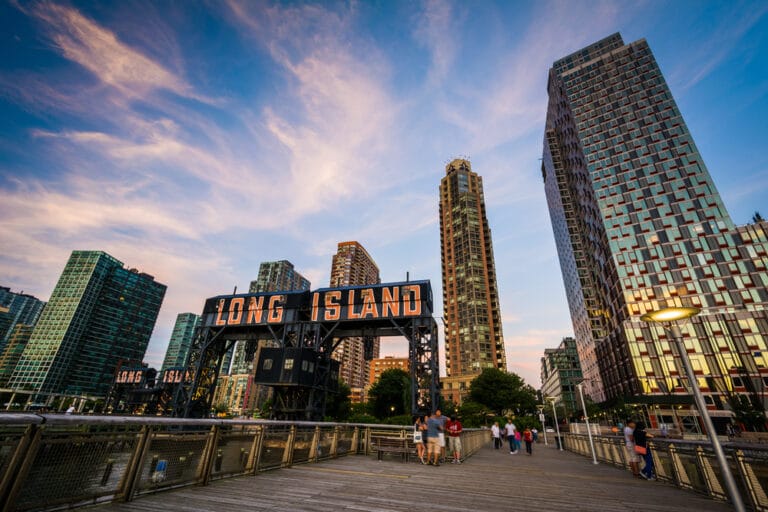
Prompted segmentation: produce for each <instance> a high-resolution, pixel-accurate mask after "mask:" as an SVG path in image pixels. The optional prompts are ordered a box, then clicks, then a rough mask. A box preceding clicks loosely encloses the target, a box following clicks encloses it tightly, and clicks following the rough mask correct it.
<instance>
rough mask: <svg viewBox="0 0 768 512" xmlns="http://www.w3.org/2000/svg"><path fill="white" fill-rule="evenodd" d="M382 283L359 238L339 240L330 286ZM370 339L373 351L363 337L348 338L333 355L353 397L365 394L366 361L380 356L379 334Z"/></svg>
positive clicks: (371, 259) (366, 378)
mask: <svg viewBox="0 0 768 512" xmlns="http://www.w3.org/2000/svg"><path fill="white" fill-rule="evenodd" d="M379 283H381V278H380V277H379V267H377V266H376V262H374V261H373V258H371V255H370V254H368V251H366V250H365V248H364V247H363V246H362V245H360V244H359V243H358V242H354V241H353V242H339V245H338V248H337V251H336V254H334V255H333V261H332V263H331V286H334V287H336V286H357V285H365V284H379ZM369 343H372V345H371V348H372V350H371V353H370V354H366V353H365V342H364V340H363V339H362V338H359V337H352V338H345V339H343V340H342V341H341V343H340V344H339V346H338V347H337V348H336V350H335V351H334V352H333V354H332V356H331V357H333V358H334V359H336V360H337V361H339V363H341V365H340V368H339V376H340V378H341V379H342V380H343V381H344V382H346V383H347V385H348V386H349V387H350V388H352V396H353V397H358V396H362V395H363V393H362V390H363V389H364V388H365V385H366V383H367V382H368V364H367V362H366V361H368V360H370V359H375V358H377V357H379V338H378V337H376V338H373V340H370V342H369ZM366 356H367V357H366Z"/></svg>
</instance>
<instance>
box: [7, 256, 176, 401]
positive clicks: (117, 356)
mask: <svg viewBox="0 0 768 512" xmlns="http://www.w3.org/2000/svg"><path fill="white" fill-rule="evenodd" d="M165 290H166V286H165V285H163V284H160V283H157V282H156V281H155V280H154V278H153V277H152V276H150V275H147V274H144V273H141V272H139V271H138V270H136V269H127V268H124V267H123V264H122V263H121V262H120V261H118V260H116V259H115V258H113V257H112V256H110V255H109V254H107V253H105V252H102V251H73V252H72V255H71V256H70V258H69V261H68V262H67V265H66V267H65V268H64V271H63V272H62V274H61V277H60V278H59V282H58V283H57V284H56V287H55V288H54V290H53V293H52V294H51V299H50V301H49V302H48V305H47V306H46V307H45V309H44V310H43V313H42V315H41V316H40V319H39V320H38V322H37V325H36V326H35V328H34V330H33V331H32V335H31V337H30V339H29V342H28V343H27V346H26V348H25V349H24V352H23V353H22V355H21V359H20V360H19V362H18V364H17V365H16V368H15V370H14V371H13V374H12V376H11V380H10V387H11V388H12V389H14V390H17V391H28V392H31V393H30V394H33V395H34V394H37V393H39V394H42V395H45V394H48V393H60V394H67V395H88V396H92V397H103V396H106V394H107V392H108V390H109V388H110V386H111V384H112V382H113V380H114V373H115V369H116V368H117V366H118V364H119V363H121V361H139V362H140V361H141V360H142V359H143V357H144V353H145V351H146V348H147V344H148V343H149V338H150V336H151V334H152V329H153V328H154V326H155V320H156V319H157V314H158V312H159V310H160V305H161V303H162V301H163V297H164V295H165Z"/></svg>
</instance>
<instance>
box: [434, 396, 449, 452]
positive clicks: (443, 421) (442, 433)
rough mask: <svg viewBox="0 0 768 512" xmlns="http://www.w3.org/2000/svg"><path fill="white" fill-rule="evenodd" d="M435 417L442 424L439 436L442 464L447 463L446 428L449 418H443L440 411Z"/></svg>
mask: <svg viewBox="0 0 768 512" xmlns="http://www.w3.org/2000/svg"><path fill="white" fill-rule="evenodd" d="M435 417H436V418H437V421H439V422H440V432H439V433H438V434H437V442H438V444H439V445H440V462H445V427H446V423H447V421H448V418H446V417H445V416H443V413H442V412H441V411H440V409H438V410H436V411H435Z"/></svg>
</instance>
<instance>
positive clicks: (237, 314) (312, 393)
mask: <svg viewBox="0 0 768 512" xmlns="http://www.w3.org/2000/svg"><path fill="white" fill-rule="evenodd" d="M432 305H433V302H432V287H431V286H430V283H429V281H410V282H404V283H388V284H377V285H365V286H352V287H342V288H323V289H320V290H316V291H303V292H279V293H251V294H239V295H222V296H218V297H212V298H210V299H208V300H206V302H205V307H204V309H203V318H202V322H201V326H200V328H199V331H198V335H197V336H196V338H195V341H194V343H193V346H192V349H191V353H190V360H189V364H188V366H189V369H190V373H191V374H193V375H194V379H193V380H191V381H188V382H185V383H184V384H183V385H181V386H180V387H179V390H178V392H177V396H176V400H175V404H176V405H175V410H174V414H175V415H183V416H186V417H202V416H205V415H207V414H208V412H209V411H210V410H211V406H212V405H213V404H212V401H213V393H214V390H215V387H216V380H217V378H218V376H219V371H220V369H221V364H222V361H223V359H224V355H225V354H226V353H227V351H229V350H230V349H231V348H232V346H233V345H234V343H235V342H237V341H244V342H245V343H246V350H245V353H246V358H247V360H248V361H251V360H253V359H254V356H256V357H257V360H256V373H255V382H256V383H257V384H264V385H269V386H272V387H273V388H274V391H275V394H274V405H273V410H274V416H275V417H276V418H279V419H307V420H317V419H322V418H323V416H324V414H325V399H326V394H327V393H329V392H334V391H335V390H336V387H337V382H338V363H337V362H336V361H334V360H333V359H332V358H331V353H332V352H333V350H334V349H335V348H336V347H337V346H338V345H339V344H340V343H341V342H342V341H343V340H344V339H346V338H352V337H355V338H362V341H361V343H364V344H365V348H366V350H365V353H366V359H370V358H371V354H372V347H373V339H374V338H375V337H377V336H403V337H405V338H406V339H407V340H408V344H409V349H408V354H409V360H410V361H409V362H410V375H411V412H412V413H413V414H418V413H424V412H427V411H429V410H431V409H432V408H433V407H434V406H436V405H437V403H438V394H439V387H440V386H439V372H438V364H437V338H438V331H437V323H436V322H435V319H434V318H433V317H432ZM259 340H269V341H268V342H267V343H266V344H263V345H265V346H262V347H261V348H258V350H257V347H258V346H259V343H258V342H259ZM257 352H258V354H257Z"/></svg>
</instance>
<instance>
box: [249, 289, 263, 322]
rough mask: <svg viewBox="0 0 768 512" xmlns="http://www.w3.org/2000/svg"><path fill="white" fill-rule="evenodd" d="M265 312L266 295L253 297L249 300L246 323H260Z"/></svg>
mask: <svg viewBox="0 0 768 512" xmlns="http://www.w3.org/2000/svg"><path fill="white" fill-rule="evenodd" d="M263 314H264V296H263V295H262V296H261V297H251V300H249V301H248V316H247V317H246V319H245V323H246V324H260V323H261V317H262V316H263Z"/></svg>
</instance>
